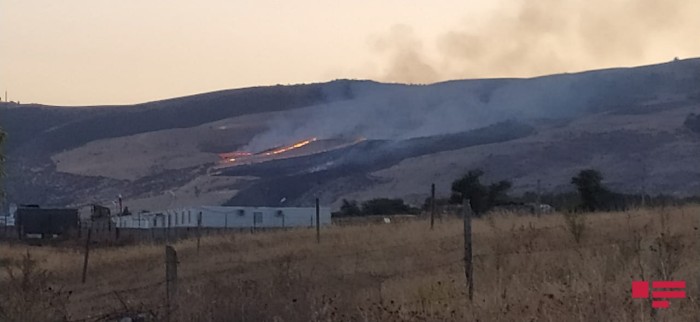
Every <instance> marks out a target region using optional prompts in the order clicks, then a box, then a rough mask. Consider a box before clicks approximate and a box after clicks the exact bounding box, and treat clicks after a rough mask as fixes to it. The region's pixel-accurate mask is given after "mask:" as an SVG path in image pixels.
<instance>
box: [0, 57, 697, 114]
mask: <svg viewBox="0 0 700 322" xmlns="http://www.w3.org/2000/svg"><path fill="white" fill-rule="evenodd" d="M689 60H700V56H698V57H688V58H679V57H674V58H673V59H672V60H667V61H662V62H655V63H649V64H644V65H633V66H613V67H603V68H596V69H587V70H580V71H573V72H561V73H553V74H544V75H533V76H529V77H483V78H457V79H446V80H441V81H437V82H433V83H410V82H391V81H380V80H374V79H356V78H337V79H330V80H324V81H318V82H306V83H289V84H265V85H251V86H244V87H232V88H222V89H215V90H208V91H207V90H205V91H203V92H197V93H190V94H184V95H176V96H172V97H162V98H156V99H153V100H148V101H141V102H134V103H125V104H91V105H55V104H45V103H41V102H22V101H19V102H18V101H13V100H12V99H10V100H9V101H5V100H4V96H2V100H1V101H0V104H4V103H15V104H18V103H20V104H19V105H40V106H47V107H69V108H70V107H76V108H82V107H119V106H135V105H141V104H149V103H155V102H162V101H168V100H177V99H182V98H188V97H194V96H200V95H207V94H213V93H219V92H226V91H236V90H245V89H255V88H269V87H275V86H304V85H314V84H328V83H332V82H336V81H353V82H374V83H378V84H389V85H405V86H432V85H439V84H443V83H449V82H460V81H480V80H493V79H521V80H528V79H537V78H543V77H554V76H559V75H576V74H584V73H591V72H592V73H595V72H602V71H607V70H617V69H634V68H645V67H652V66H659V65H664V64H669V63H673V62H678V61H681V62H682V61H689Z"/></svg>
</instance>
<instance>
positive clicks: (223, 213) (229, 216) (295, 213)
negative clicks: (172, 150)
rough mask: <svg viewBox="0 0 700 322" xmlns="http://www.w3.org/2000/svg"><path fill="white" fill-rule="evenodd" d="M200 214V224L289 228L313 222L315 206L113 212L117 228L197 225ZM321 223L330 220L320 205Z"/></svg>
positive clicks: (222, 207)
mask: <svg viewBox="0 0 700 322" xmlns="http://www.w3.org/2000/svg"><path fill="white" fill-rule="evenodd" d="M200 215H201V227H204V228H289V227H311V226H315V225H316V208H315V207H224V206H198V207H189V208H181V209H172V210H166V211H159V212H141V213H137V214H131V215H127V216H115V217H112V220H113V222H114V224H115V226H116V227H119V228H136V229H138V228H141V229H149V228H168V227H170V228H174V227H197V226H198V218H199V216H200ZM319 221H320V224H321V225H322V226H325V225H330V224H331V209H330V208H328V207H320V209H319Z"/></svg>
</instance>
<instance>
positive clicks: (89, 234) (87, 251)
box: [82, 225, 92, 284]
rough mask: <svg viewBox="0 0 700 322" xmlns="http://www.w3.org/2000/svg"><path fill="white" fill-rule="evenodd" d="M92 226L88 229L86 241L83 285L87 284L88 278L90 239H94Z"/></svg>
mask: <svg viewBox="0 0 700 322" xmlns="http://www.w3.org/2000/svg"><path fill="white" fill-rule="evenodd" d="M91 226H92V225H90V226H89V227H88V231H87V239H86V241H85V259H84V260H83V279H82V283H83V284H85V279H86V278H87V268H88V257H90V238H91V237H92V227H91Z"/></svg>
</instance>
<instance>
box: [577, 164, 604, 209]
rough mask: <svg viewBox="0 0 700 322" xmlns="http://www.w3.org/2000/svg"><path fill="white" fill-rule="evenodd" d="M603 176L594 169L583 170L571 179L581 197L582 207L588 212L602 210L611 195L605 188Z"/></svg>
mask: <svg viewBox="0 0 700 322" xmlns="http://www.w3.org/2000/svg"><path fill="white" fill-rule="evenodd" d="M602 181H603V175H602V174H601V173H600V172H599V171H597V170H594V169H587V170H582V171H581V172H579V173H578V175H577V176H575V177H573V178H571V184H573V185H575V186H576V189H577V190H578V193H579V196H580V197H581V207H582V208H583V209H585V210H588V211H596V210H601V209H603V208H604V207H605V201H606V199H607V198H608V195H609V194H610V193H609V191H608V190H607V189H606V188H605V187H603V184H602Z"/></svg>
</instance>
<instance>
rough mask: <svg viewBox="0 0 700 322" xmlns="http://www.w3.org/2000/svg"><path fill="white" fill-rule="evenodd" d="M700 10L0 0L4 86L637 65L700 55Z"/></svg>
mask: <svg viewBox="0 0 700 322" xmlns="http://www.w3.org/2000/svg"><path fill="white" fill-rule="evenodd" d="M698 13H700V1H696V0H664V1H659V0H538V1H529V0H471V1H464V0H440V1H420V0H371V1H370V0H353V1H336V0H325V1H321V0H294V1H273V0H255V1H241V0H206V1H194V0H120V1H116V0H61V1H55V0H41V1H40V0H0V42H1V43H2V46H1V47H0V91H4V90H6V91H7V92H8V98H9V99H10V100H14V101H20V102H22V103H42V104H50V105H69V106H76V105H107V104H133V103H140V102H146V101H152V100H158V99H165V98H171V97H178V96H184V95H190V94H196V93H202V92H209V91H215V90H221V89H230V88H240V87H250V86H259V85H274V84H296V83H313V82H323V81H329V80H333V79H341V78H349V79H373V80H378V81H385V82H402V83H432V82H438V81H444V80H450V79H463V78H492V77H531V76H538V75H545V74H552V73H563V72H576V71H583V70H590V69H598V68H607V67H616V66H636V65H644V64H652V63H658V62H664V61H670V60H672V59H673V58H675V57H679V58H690V57H698V56H700V41H698V40H697V39H698V35H700V19H697V15H698ZM3 99H4V97H3Z"/></svg>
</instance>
